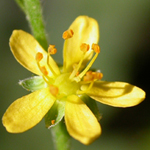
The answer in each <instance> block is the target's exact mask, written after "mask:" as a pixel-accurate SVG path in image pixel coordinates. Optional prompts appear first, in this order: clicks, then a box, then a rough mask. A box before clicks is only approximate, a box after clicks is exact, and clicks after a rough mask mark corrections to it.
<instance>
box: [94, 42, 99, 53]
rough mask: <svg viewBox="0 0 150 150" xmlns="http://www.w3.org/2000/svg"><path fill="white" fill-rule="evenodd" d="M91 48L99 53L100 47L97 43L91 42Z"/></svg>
mask: <svg viewBox="0 0 150 150" xmlns="http://www.w3.org/2000/svg"><path fill="white" fill-rule="evenodd" d="M92 49H93V50H94V51H95V53H100V47H99V45H98V44H94V43H93V44H92Z"/></svg>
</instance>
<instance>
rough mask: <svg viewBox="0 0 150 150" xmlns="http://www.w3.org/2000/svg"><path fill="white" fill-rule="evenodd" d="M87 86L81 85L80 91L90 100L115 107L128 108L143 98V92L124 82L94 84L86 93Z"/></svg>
mask: <svg viewBox="0 0 150 150" xmlns="http://www.w3.org/2000/svg"><path fill="white" fill-rule="evenodd" d="M87 88H88V85H82V86H81V90H82V91H85V93H86V94H87V95H89V96H90V97H91V98H93V99H95V100H97V101H99V102H101V103H104V104H107V105H111V106H116V107H130V106H134V105H137V104H139V103H140V102H142V101H143V100H144V98H145V92H144V91H143V90H142V89H140V88H138V87H136V86H133V85H131V84H129V83H125V82H105V81H99V82H95V83H94V85H93V87H92V88H91V89H90V90H88V91H86V89H87Z"/></svg>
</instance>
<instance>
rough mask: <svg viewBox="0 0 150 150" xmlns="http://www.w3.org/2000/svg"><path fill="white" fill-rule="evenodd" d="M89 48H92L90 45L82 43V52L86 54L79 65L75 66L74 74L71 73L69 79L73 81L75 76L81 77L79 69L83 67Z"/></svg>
mask: <svg viewBox="0 0 150 150" xmlns="http://www.w3.org/2000/svg"><path fill="white" fill-rule="evenodd" d="M89 48H90V46H89V44H86V43H82V44H81V45H80V49H81V51H83V52H84V55H83V57H82V58H81V60H80V62H79V63H78V64H75V65H74V66H73V69H74V70H73V72H72V73H71V75H70V77H69V79H71V80H72V79H73V78H74V77H75V76H78V75H79V69H80V67H81V65H82V62H83V60H84V57H85V54H86V52H87V51H88V50H89Z"/></svg>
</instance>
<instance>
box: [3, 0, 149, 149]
mask: <svg viewBox="0 0 150 150" xmlns="http://www.w3.org/2000/svg"><path fill="white" fill-rule="evenodd" d="M41 4H42V7H43V15H44V19H45V25H46V30H47V36H48V39H49V43H51V44H55V45H56V47H57V49H58V53H57V54H56V55H55V59H56V60H57V61H58V62H61V63H62V61H63V59H62V46H63V39H62V38H61V35H62V33H63V31H64V30H66V29H67V28H68V27H69V25H70V24H71V23H72V21H73V20H74V19H75V18H76V17H77V16H79V15H88V16H90V17H93V18H95V19H96V20H97V21H98V23H99V25H100V36H101V37H100V42H99V44H100V46H101V53H100V55H99V57H98V59H97V60H96V62H95V63H94V67H96V68H99V69H101V71H102V72H103V74H104V78H103V79H104V80H108V81H125V82H130V83H131V84H135V85H137V86H139V87H141V88H143V89H144V90H145V91H146V92H147V98H146V100H145V101H144V102H142V103H141V104H140V105H138V106H136V107H133V108H125V109H123V108H113V107H110V106H106V105H103V104H100V103H99V104H98V107H99V110H100V112H101V114H102V120H101V121H100V123H101V126H102V130H103V133H102V135H101V137H100V138H99V139H98V140H96V141H95V142H94V143H93V144H91V145H90V146H84V145H82V144H81V143H79V142H78V141H76V140H74V139H72V147H73V148H72V150H76V149H78V150H84V149H86V150H93V149H94V150H149V149H150V101H149V100H150V99H149V98H150V94H149V93H150V88H149V85H150V77H149V68H150V1H149V0H87V1H85V0H41ZM14 29H23V30H25V31H27V32H30V29H29V26H28V23H27V21H26V18H25V16H24V14H23V13H22V11H21V10H20V9H19V7H18V6H17V5H16V3H15V2H14V1H13V0H5V1H4V0H3V1H2V0H1V1H0V52H1V54H0V97H1V98H0V117H2V115H3V114H4V112H5V110H6V109H7V107H8V106H9V105H10V104H11V103H12V102H13V101H14V100H15V99H17V98H19V97H21V96H23V95H25V94H27V93H28V92H27V91H25V90H24V89H22V88H21V87H20V86H19V85H18V81H19V79H24V78H27V77H29V76H31V75H32V74H31V73H30V72H28V71H27V70H25V69H24V68H23V67H22V66H21V65H20V64H18V63H17V61H16V60H15V59H14V57H13V55H12V54H11V52H10V49H9V45H8V42H9V37H10V35H11V33H12V31H13V30H14ZM0 149H1V150H26V149H28V150H33V149H36V150H43V149H44V150H53V149H54V147H53V143H52V137H51V133H50V131H49V130H47V129H46V128H45V125H44V121H42V122H40V123H39V124H38V125H37V126H36V127H34V128H33V129H31V130H29V131H27V132H25V133H22V134H10V133H7V132H6V130H5V128H4V127H3V125H2V123H0Z"/></svg>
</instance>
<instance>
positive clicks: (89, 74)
mask: <svg viewBox="0 0 150 150" xmlns="http://www.w3.org/2000/svg"><path fill="white" fill-rule="evenodd" d="M93 79H94V76H93V72H92V71H88V72H87V73H86V75H85V76H84V77H83V81H92V80H93Z"/></svg>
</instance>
